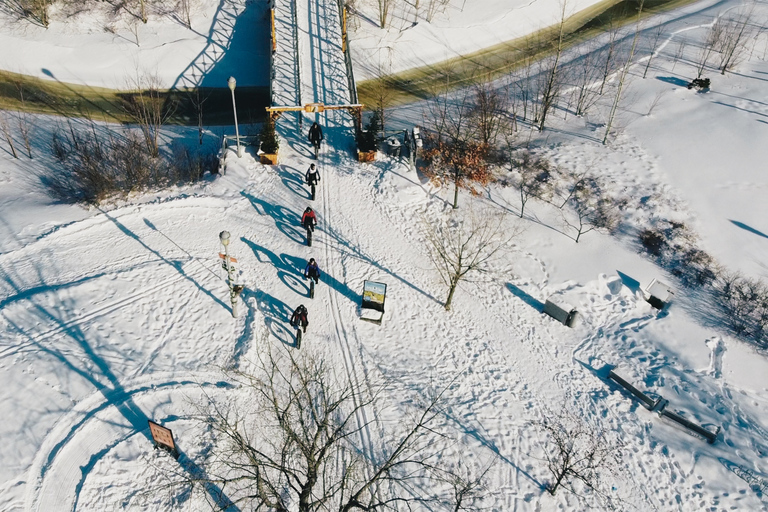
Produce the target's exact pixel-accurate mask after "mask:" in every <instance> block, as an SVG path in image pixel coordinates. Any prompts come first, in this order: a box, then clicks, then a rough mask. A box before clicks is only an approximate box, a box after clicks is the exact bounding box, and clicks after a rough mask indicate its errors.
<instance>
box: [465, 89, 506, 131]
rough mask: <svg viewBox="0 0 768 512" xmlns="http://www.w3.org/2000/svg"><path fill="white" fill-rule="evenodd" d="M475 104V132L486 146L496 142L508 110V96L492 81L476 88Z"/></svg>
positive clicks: (473, 109)
mask: <svg viewBox="0 0 768 512" xmlns="http://www.w3.org/2000/svg"><path fill="white" fill-rule="evenodd" d="M473 92H474V104H473V105H472V110H471V112H470V116H471V122H472V123H473V124H474V125H475V129H474V131H475V132H476V133H477V134H478V135H479V137H480V140H481V141H482V143H483V144H485V145H486V146H491V145H493V144H494V143H495V142H496V137H498V135H499V130H500V129H501V126H502V123H503V121H504V116H505V113H506V110H507V105H508V101H507V97H508V95H507V94H504V93H503V92H502V91H500V90H499V88H498V87H497V86H495V85H494V84H493V83H492V82H490V81H485V82H482V83H480V84H478V85H476V86H475V87H474V91H473Z"/></svg>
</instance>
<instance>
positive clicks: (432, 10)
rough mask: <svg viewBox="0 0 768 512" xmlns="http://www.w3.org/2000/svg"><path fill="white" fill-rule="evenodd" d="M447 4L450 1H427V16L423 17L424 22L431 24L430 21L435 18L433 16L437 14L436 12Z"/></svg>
mask: <svg viewBox="0 0 768 512" xmlns="http://www.w3.org/2000/svg"><path fill="white" fill-rule="evenodd" d="M449 3H450V0H427V14H426V16H425V18H426V20H427V21H428V22H430V23H431V22H432V19H433V18H434V17H435V14H437V12H438V11H440V10H441V9H445V8H446V7H447V6H448V4H449Z"/></svg>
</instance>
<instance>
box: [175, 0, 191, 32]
mask: <svg viewBox="0 0 768 512" xmlns="http://www.w3.org/2000/svg"><path fill="white" fill-rule="evenodd" d="M177 9H178V11H179V14H180V16H181V21H182V23H184V26H185V27H187V28H188V29H190V30H192V0H179V3H178V7H177Z"/></svg>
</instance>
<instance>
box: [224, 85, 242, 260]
mask: <svg viewBox="0 0 768 512" xmlns="http://www.w3.org/2000/svg"><path fill="white" fill-rule="evenodd" d="M227 85H228V86H229V90H230V91H232V111H233V112H234V113H235V138H237V158H240V157H242V156H243V148H242V147H241V146H240V129H239V128H238V127H237V106H236V105H235V87H236V86H237V80H235V77H233V76H231V77H229V80H227ZM225 233H226V231H225ZM225 247H226V246H225Z"/></svg>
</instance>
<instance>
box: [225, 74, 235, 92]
mask: <svg viewBox="0 0 768 512" xmlns="http://www.w3.org/2000/svg"><path fill="white" fill-rule="evenodd" d="M227 85H228V86H229V90H230V91H234V90H235V86H236V85H237V80H235V77H233V76H231V77H229V80H227Z"/></svg>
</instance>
